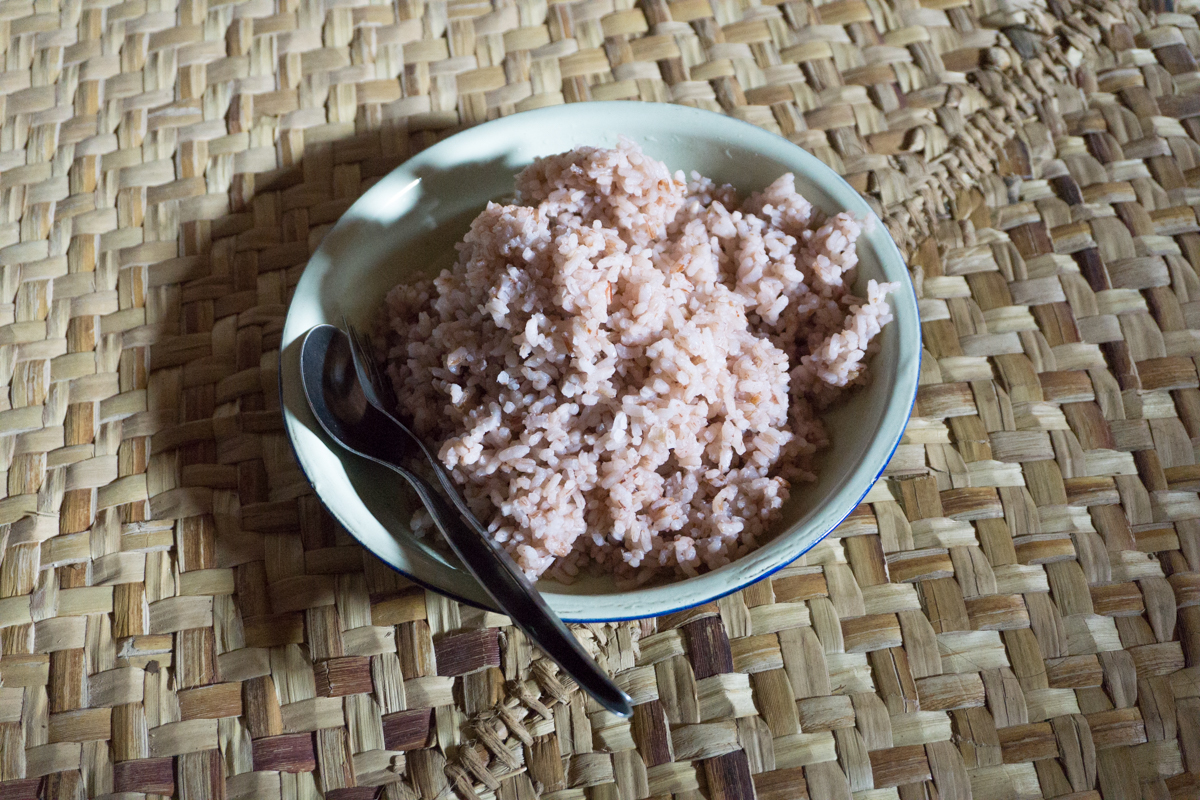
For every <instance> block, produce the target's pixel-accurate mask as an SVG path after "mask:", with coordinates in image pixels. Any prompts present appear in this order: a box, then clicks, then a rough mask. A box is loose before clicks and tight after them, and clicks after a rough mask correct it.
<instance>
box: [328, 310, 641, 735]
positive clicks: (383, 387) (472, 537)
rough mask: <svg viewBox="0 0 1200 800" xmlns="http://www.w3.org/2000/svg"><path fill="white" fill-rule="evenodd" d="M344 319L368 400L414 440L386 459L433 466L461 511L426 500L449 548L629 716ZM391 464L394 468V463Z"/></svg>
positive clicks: (525, 626) (540, 640)
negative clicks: (405, 414) (403, 414)
mask: <svg viewBox="0 0 1200 800" xmlns="http://www.w3.org/2000/svg"><path fill="white" fill-rule="evenodd" d="M342 323H343V324H344V325H345V326H346V334H347V337H348V338H349V340H350V353H351V357H352V359H353V361H354V369H355V373H356V374H357V376H358V381H359V383H360V384H361V385H362V391H363V395H364V396H365V398H366V401H367V403H368V404H369V405H371V406H372V407H374V408H375V409H376V410H377V411H379V412H380V413H381V414H382V415H383V417H384V418H385V419H386V420H388V421H390V422H391V423H392V424H394V425H395V427H396V428H397V429H398V430H399V432H401V433H402V434H403V439H404V440H405V441H406V442H410V443H411V445H412V446H409V447H404V449H405V450H406V451H407V452H405V453H395V454H391V456H392V458H391V459H388V460H389V461H390V460H392V459H395V458H400V457H408V458H420V459H422V460H423V461H424V462H425V463H427V464H428V465H429V466H430V467H431V468H432V470H433V473H434V474H435V475H436V476H437V479H438V483H439V484H441V488H442V490H443V493H444V494H445V496H446V497H448V498H449V500H450V502H451V503H452V504H453V507H454V510H455V511H457V512H458V513H457V514H454V515H450V514H447V513H446V512H447V510H448V509H446V507H445V506H444V504H442V503H439V502H438V500H440V499H441V498H440V497H439V498H437V499H434V498H429V499H430V500H433V502H425V506H426V509H427V510H428V511H429V514H430V516H431V517H432V518H433V521H434V522H435V523H436V524H437V526H438V528H439V529H441V531H442V533H443V535H444V538H445V540H446V542H447V543H448V544H449V545H450V548H451V549H452V550H453V551H454V552H455V554H456V555H458V557H459V559H460V560H461V561H462V563H463V565H464V566H465V567H466V568H467V571H468V572H470V573H471V575H473V576H474V577H475V579H476V580H477V581H479V583H480V584H481V585H482V586H483V588H484V590H485V591H486V592H487V593H488V595H489V596H490V597H491V598H492V600H494V601H495V602H496V605H497V606H499V608H500V610H501V611H503V612H504V613H505V614H507V615H508V617H509V618H510V619H511V620H512V622H513V624H515V625H516V626H517V627H518V628H520V629H521V630H522V631H524V633H525V635H526V636H528V637H529V638H530V640H531V641H532V642H533V643H534V644H536V645H537V646H538V647H540V648H541V649H542V650H543V652H545V653H546V655H548V656H549V657H550V658H551V659H553V660H554V661H555V662H556V663H557V664H558V665H559V666H560V667H562V668H563V670H564V671H565V672H566V673H567V674H568V675H570V676H571V677H572V678H573V679H574V680H575V682H576V683H577V684H578V685H579V687H580V688H581V689H583V690H584V691H585V692H587V693H588V694H589V695H591V696H592V697H593V698H594V699H595V700H596V701H597V702H598V703H599V704H600V705H601V706H603V707H604V708H606V709H607V710H609V711H611V712H612V713H614V714H616V715H618V716H622V717H628V716H631V715H632V714H633V706H632V701H631V700H630V697H629V695H627V694H626V693H625V692H623V691H621V689H619V688H618V687H617V685H616V684H615V683H613V681H612V679H611V678H610V677H609V676H608V675H606V674H605V673H604V672H603V671H602V670H601V669H600V667H599V666H597V664H596V662H595V661H593V660H592V658H591V657H590V656H589V655H588V654H587V651H586V650H584V649H583V646H582V645H581V644H580V643H579V640H578V639H576V638H575V635H574V634H573V633H571V631H570V629H569V628H567V626H566V625H565V624H564V623H563V621H562V620H561V619H559V617H558V615H556V614H555V613H554V612H553V611H552V610H551V609H550V607H549V606H548V605H547V604H546V601H545V600H544V599H543V598H542V596H541V594H540V593H539V592H538V590H537V589H536V588H535V587H534V585H533V584H532V583H531V582H530V581H529V579H528V578H527V577H525V573H524V571H522V570H521V568H520V567H518V566H517V565H516V563H515V562H514V561H513V560H512V557H511V556H509V554H508V553H507V552H505V550H504V548H502V547H501V546H500V545H499V544H497V543H496V542H495V540H493V539H492V537H491V536H490V535H489V534H488V531H487V529H486V528H485V527H484V526H483V525H482V524H481V523H480V522H479V520H478V519H476V518H475V515H474V514H473V513H472V512H471V509H470V508H469V507H468V505H467V502H466V500H465V499H464V498H463V496H462V494H461V493H460V492H459V491H458V487H457V486H455V485H454V482H453V480H452V479H451V477H450V475H449V473H447V472H446V470H445V468H444V467H443V466H442V464H441V463H440V461H439V460H438V459H437V458H436V457H435V456H434V454H433V453H432V452H430V450H429V448H428V447H426V446H425V443H424V442H423V441H421V439H420V437H418V436H417V435H416V434H415V433H414V432H413V431H411V430H410V429H409V428H408V427H407V426H406V425H404V424H403V423H402V422H400V420H398V419H397V418H396V416H395V413H394V412H395V411H396V410H397V409H398V403H397V402H396V395H395V392H394V390H393V388H392V385H391V382H390V381H389V380H387V378H386V376H385V375H384V374H383V370H382V369H381V367H380V361H379V360H378V359H377V358H376V357H375V350H374V347H373V346H372V344H371V340H370V339H369V338H368V337H366V336H365V335H363V334H362V333H361V332H359V331H358V330H357V329H356V328H355V327H354V326H353V325H351V324H350V322H349V320H347V319H346V318H345V317H343V318H342ZM376 460H379V459H376ZM389 466H393V468H395V465H392V464H389Z"/></svg>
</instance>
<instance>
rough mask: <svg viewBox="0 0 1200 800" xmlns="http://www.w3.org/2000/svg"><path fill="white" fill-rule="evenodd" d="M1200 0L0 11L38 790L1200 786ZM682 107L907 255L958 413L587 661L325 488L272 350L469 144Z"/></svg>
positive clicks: (6, 249)
mask: <svg viewBox="0 0 1200 800" xmlns="http://www.w3.org/2000/svg"><path fill="white" fill-rule="evenodd" d="M1198 14H1200V4H1198V3H1197V2H1196V0H1186V1H1185V0H1175V1H1174V2H1173V0H1145V2H1144V4H1143V5H1142V6H1140V7H1139V6H1137V5H1136V4H1134V3H1133V2H1129V0H1123V1H1122V2H1117V0H1091V2H1083V1H1082V0H1028V1H1027V2H1015V1H1014V0H974V2H972V0H834V1H833V2H825V3H816V2H811V1H810V0H785V2H781V3H761V2H759V0H741V1H740V2H738V1H736V0H674V1H673V2H667V1H666V0H643V1H642V2H640V3H638V4H636V5H635V4H633V3H632V2H630V0H584V1H583V2H575V3H571V2H556V3H546V2H542V0H495V2H494V3H492V2H483V1H482V0H453V2H444V1H443V0H428V1H425V0H398V2H396V3H391V4H389V3H384V4H378V3H369V2H360V0H178V2H176V0H127V2H113V1H112V0H33V1H32V2H30V0H0V54H2V56H3V67H2V71H0V289H2V290H3V297H0V376H2V380H3V381H4V382H5V383H6V384H7V387H8V390H7V392H5V393H3V394H2V395H0V465H2V467H3V469H4V470H5V471H4V472H3V473H2V474H3V478H4V480H3V481H0V487H2V488H0V493H2V494H3V498H2V499H0V544H3V551H2V552H3V555H2V556H0V559H2V560H0V797H3V798H6V799H10V798H35V797H45V798H72V799H74V798H82V797H100V796H105V797H114V798H117V797H119V798H138V797H143V796H149V797H154V796H160V795H169V796H176V797H180V798H197V799H198V798H316V797H321V796H324V797H326V798H331V800H346V799H348V798H354V799H357V798H375V797H386V798H390V799H392V800H400V799H403V800H411V799H412V798H423V800H434V798H438V799H439V800H440V799H441V798H447V799H448V798H450V797H451V796H452V795H451V793H454V794H457V796H458V797H460V798H463V800H467V799H468V798H493V797H494V798H498V800H527V799H528V798H535V797H542V798H547V799H549V800H642V799H643V798H650V797H654V798H667V797H675V798H678V799H679V800H699V799H700V798H710V799H711V800H732V799H733V798H750V797H755V796H756V797H757V798H758V799H759V800H795V799H796V798H804V797H811V798H813V800H826V799H827V798H828V799H829V800H842V799H843V798H849V797H854V798H856V800H868V799H869V800H884V799H885V798H900V799H902V800H912V799H915V798H926V797H937V798H943V799H949V798H954V800H958V799H959V798H964V799H965V798H968V797H974V798H976V800H1018V799H1022V798H1036V797H1043V796H1044V797H1061V796H1066V795H1070V796H1072V797H1075V798H1079V799H1080V800H1082V799H1083V798H1096V797H1103V798H1112V799H1113V800H1123V799H1124V798H1137V797H1145V798H1154V799H1155V800H1158V799H1159V798H1168V797H1190V798H1196V797H1198V796H1200V777H1198V774H1200V572H1198V570H1200V497H1198V495H1197V489H1200V467H1198V466H1197V464H1196V442H1197V438H1196V437H1197V436H1198V435H1200V389H1198V386H1200V383H1198V380H1197V362H1196V357H1197V356H1198V355H1200V334H1197V332H1196V330H1197V329H1198V328H1200V275H1198V273H1197V269H1198V268H1200V235H1198V233H1200V223H1198V222H1197V216H1196V210H1195V208H1194V207H1193V204H1200V146H1198V144H1197V141H1198V140H1200V72H1198V71H1197V65H1196V55H1197V53H1200V28H1198V26H1197V15H1198ZM636 98H641V99H645V100H659V101H672V102H681V103H688V104H692V105H696V106H700V107H704V108H710V109H714V110H718V111H724V112H726V113H729V114H732V115H735V116H738V117H741V118H743V119H746V120H749V121H750V122H753V123H755V124H758V125H761V126H764V127H766V128H768V129H770V130H773V131H776V132H778V133H780V134H782V135H784V136H787V137H788V138H790V139H791V140H793V141H795V142H797V143H798V144H800V145H802V146H804V147H806V148H808V149H809V150H810V151H812V152H814V153H815V154H816V155H818V156H819V157H820V158H821V159H823V160H824V161H826V162H827V163H829V164H830V165H831V166H833V167H834V168H835V169H836V170H837V171H839V172H840V173H842V174H843V175H845V177H846V178H847V179H848V180H849V181H850V182H851V183H852V184H853V185H854V186H855V187H856V188H857V189H858V190H859V191H861V192H863V193H864V194H865V195H866V196H867V197H868V199H869V200H870V202H871V203H872V204H873V205H874V207H875V208H876V209H877V210H878V211H879V213H880V215H881V216H882V217H883V218H884V220H885V221H886V224H887V225H888V227H889V229H890V230H891V231H892V233H893V235H894V236H895V237H896V239H897V240H898V242H899V243H900V244H901V246H902V247H903V248H904V249H905V250H906V252H907V253H908V255H909V258H910V261H911V265H912V270H913V275H914V280H915V283H916V286H917V289H918V293H919V294H920V296H921V298H922V299H921V311H922V314H923V331H924V337H925V354H924V356H925V357H924V362H923V368H922V369H923V375H922V387H921V391H920V396H919V398H918V402H917V407H916V411H915V416H914V418H913V421H912V423H911V425H910V426H909V429H908V433H907V436H906V439H905V441H904V443H903V444H902V446H901V447H900V449H899V451H898V452H897V454H896V456H895V459H894V460H893V462H892V464H891V466H890V468H889V470H888V472H887V474H886V477H885V479H884V480H881V481H880V482H879V484H877V485H876V487H875V488H874V489H873V490H872V492H871V494H870V495H869V496H868V498H867V502H865V503H864V504H863V505H862V506H860V507H859V508H858V510H857V511H856V512H855V513H854V514H853V515H852V516H851V517H850V518H849V519H848V520H847V521H846V522H845V523H843V524H842V525H841V526H840V527H839V528H838V529H837V530H836V531H835V532H834V533H833V534H832V535H831V536H830V537H829V538H828V539H827V540H826V541H825V542H823V543H822V544H821V545H819V546H818V547H817V548H815V549H814V550H813V551H811V552H810V553H809V554H808V555H807V556H806V557H805V558H803V559H801V560H799V561H797V562H796V563H795V564H794V565H793V566H791V567H789V568H788V569H786V570H785V571H783V572H781V573H779V574H777V575H776V576H775V577H774V578H773V579H770V580H767V581H763V582H761V583H759V584H757V585H754V586H752V587H750V588H748V589H746V590H745V591H743V592H740V593H738V594H736V595H733V596H731V597H728V598H725V599H723V600H721V601H719V602H717V603H714V604H711V605H708V606H704V607H701V608H698V609H694V610H692V611H688V612H682V613H680V614H676V615H672V616H668V617H662V618H658V619H647V620H642V621H640V622H635V623H623V624H619V625H611V626H608V625H597V626H589V627H587V628H586V629H583V630H582V631H581V635H582V637H583V638H584V640H585V641H586V643H587V644H588V646H589V647H592V648H594V650H595V652H596V654H597V658H598V659H599V661H600V662H601V663H602V664H603V665H604V666H605V667H606V668H607V669H609V670H611V671H612V672H614V673H615V674H616V676H617V680H618V682H619V683H620V684H621V685H622V686H624V687H625V688H626V689H627V690H628V691H629V692H630V694H631V695H632V696H633V697H634V701H635V703H636V704H637V706H636V713H635V715H634V717H633V719H632V720H631V721H621V720H618V719H616V718H613V717H611V716H609V715H607V714H605V713H604V712H601V711H599V710H598V709H597V708H596V707H595V706H594V705H591V704H589V702H588V701H586V700H585V699H584V698H583V696H582V695H581V694H579V693H578V692H577V691H576V690H575V689H574V687H573V686H572V685H571V683H570V682H569V681H567V680H565V679H564V678H562V677H561V676H558V675H557V674H556V670H555V668H554V667H553V666H552V665H551V664H550V663H548V662H547V661H546V660H544V659H543V658H541V657H540V655H539V654H538V653H537V652H536V651H534V650H533V649H532V648H531V647H530V646H529V645H528V643H527V642H526V640H525V639H524V638H523V637H522V636H521V635H520V634H519V633H518V632H516V631H514V630H513V629H511V628H509V627H506V626H505V622H506V620H505V619H504V618H502V617H499V616H497V615H494V614H487V613H483V612H480V611H477V610H473V609H470V608H465V607H460V606H458V605H456V604H454V603H452V602H450V601H448V600H445V599H444V598H441V597H439V596H436V595H434V594H431V593H426V592H424V591H422V590H420V589H418V588H416V587H414V586H412V585H411V584H408V583H407V582H406V581H405V580H404V579H403V578H400V577H398V576H397V575H395V574H393V573H392V572H390V571H389V570H388V569H387V568H386V567H384V566H382V565H381V564H380V563H379V562H377V561H376V560H375V559H374V558H373V557H371V556H370V555H368V554H366V553H364V552H363V551H362V549H361V548H359V547H358V546H357V545H356V544H355V543H354V542H353V540H351V539H350V538H349V537H348V536H347V535H346V533H345V532H344V531H341V530H339V529H338V528H337V526H336V525H335V524H334V523H333V522H332V521H331V520H330V518H329V517H328V516H327V515H326V514H325V513H324V512H323V511H322V510H321V508H320V506H319V504H318V503H317V501H316V499H315V498H314V497H313V496H312V495H311V493H310V490H309V488H308V485H307V484H306V482H305V480H304V478H303V476H302V475H301V474H300V472H299V471H298V469H297V467H296V465H295V463H294V461H293V459H292V456H291V452H290V450H289V446H288V443H287V440H286V438H285V436H284V433H283V429H282V422H281V417H280V413H279V401H278V396H277V390H276V385H277V363H278V352H277V348H278V342H279V338H280V330H281V327H282V322H283V317H284V314H285V311H286V308H287V303H288V298H289V293H290V291H291V288H292V287H293V286H294V284H295V282H296V280H297V277H298V275H299V273H300V271H301V269H302V268H303V266H304V263H305V261H306V259H307V257H308V255H309V253H310V252H311V251H312V250H313V248H314V247H315V246H316V244H317V243H318V242H319V241H320V239H321V237H322V235H323V234H324V233H325V232H326V231H327V230H328V229H329V227H330V225H331V224H332V223H333V222H334V221H335V220H336V219H337V218H338V216H339V215H340V214H341V212H342V211H344V210H345V209H346V208H347V207H348V205H349V204H350V203H351V202H352V201H353V200H354V199H355V198H357V197H358V196H359V195H360V194H361V193H362V192H363V191H364V190H365V189H366V188H367V187H368V186H370V185H371V183H372V182H373V181H375V180H376V179H378V178H379V177H380V176H381V175H382V174H385V173H386V172H387V171H388V170H389V169H391V168H392V167H393V166H395V165H396V164H398V163H400V162H401V161H403V160H404V159H405V158H406V157H407V156H408V155H410V154H412V153H413V152H416V151H417V150H419V149H420V148H422V147H424V146H427V145H428V144H431V143H433V142H434V141H437V140H438V139H439V138H441V137H443V136H444V135H446V134H447V133H449V132H451V131H452V130H453V129H454V128H456V127H457V126H461V125H466V124H472V123H476V122H479V121H482V120H485V119H488V118H491V117H495V116H498V115H504V114H510V113H515V112H520V111H522V110H526V109H530V108H535V107H539V106H543V105H547V104H553V103H562V102H572V101H578V100H587V99H595V100H604V99H636Z"/></svg>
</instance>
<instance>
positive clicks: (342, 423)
mask: <svg viewBox="0 0 1200 800" xmlns="http://www.w3.org/2000/svg"><path fill="white" fill-rule="evenodd" d="M356 360H357V359H355V358H354V354H353V353H352V348H351V346H350V341H349V338H348V337H347V336H346V334H344V333H343V332H342V331H340V330H339V329H337V328H335V327H334V326H332V325H318V326H316V327H315V328H313V329H312V330H310V331H309V332H308V333H307V334H305V336H304V342H303V344H302V345H301V348H300V380H301V383H302V384H303V385H304V396H305V397H306V398H307V400H308V405H309V407H310V408H311V409H312V412H313V415H314V416H315V417H316V418H317V422H318V423H319V424H320V425H321V428H322V429H324V431H325V433H327V434H329V436H330V437H331V438H332V439H333V440H334V441H336V442H337V443H338V444H340V445H341V446H342V447H344V448H345V449H347V450H349V451H350V452H352V453H354V454H355V455H358V456H361V457H363V458H366V459H369V460H371V461H374V462H375V463H377V464H382V465H384V466H385V467H389V468H390V469H392V470H394V471H395V472H397V473H399V474H400V476H401V477H403V478H404V479H405V480H406V481H408V483H409V485H410V486H412V488H413V489H414V490H415V491H416V493H417V496H418V497H419V498H420V500H421V502H422V503H423V504H424V505H425V508H426V509H427V510H428V511H429V515H430V516H431V517H432V518H433V521H434V522H435V523H436V524H437V526H438V528H440V529H441V531H442V533H443V534H444V535H445V538H446V541H447V542H448V543H449V544H450V547H451V549H453V550H454V552H455V553H456V554H457V555H458V557H459V558H460V559H461V560H462V562H463V565H464V566H466V568H467V571H468V572H470V573H471V574H472V575H474V576H475V579H476V580H478V581H479V583H480V584H481V585H482V586H483V588H484V589H485V590H486V591H487V593H488V594H489V595H490V596H491V598H492V599H493V600H495V601H496V605H497V606H498V607H499V608H500V609H501V610H502V611H503V612H504V613H505V614H507V615H508V616H509V618H510V619H511V620H512V621H513V624H515V625H516V626H517V627H518V628H520V629H521V630H522V631H524V632H525V635H526V636H528V637H529V638H530V640H532V641H533V643H534V644H536V645H537V646H538V647H540V648H541V649H542V650H543V652H545V653H546V655H548V656H550V658H552V659H554V661H555V662H557V663H558V665H559V666H560V667H562V668H563V670H565V671H566V673H567V674H568V675H570V676H571V677H572V678H574V679H575V682H576V683H578V684H579V687H580V688H581V689H583V690H584V691H585V692H587V693H588V694H590V695H591V696H592V697H593V698H595V700H596V702H598V703H599V704H600V705H602V706H603V707H604V708H606V709H608V710H609V711H611V712H612V713H614V714H616V715H618V716H622V717H628V716H630V715H632V713H633V707H632V704H631V701H630V698H629V695H627V694H625V692H623V691H621V690H620V689H619V688H617V686H616V684H614V683H613V682H612V679H611V678H610V677H609V676H608V675H606V674H604V672H602V671H601V670H600V668H599V667H598V666H596V662H595V661H593V660H592V659H591V657H590V656H588V654H587V652H586V651H585V650H584V649H583V646H582V645H580V644H579V641H578V640H577V639H576V638H575V636H574V634H572V633H571V631H570V630H569V629H568V628H567V626H566V625H564V624H563V621H562V620H561V619H559V618H558V616H557V615H555V613H554V612H553V611H551V610H550V607H549V606H547V605H546V602H545V600H543V599H542V596H541V595H540V594H539V593H538V591H537V589H535V588H534V587H533V584H531V583H530V582H529V580H528V579H527V578H526V577H525V573H524V572H522V571H521V569H520V568H519V567H518V566H517V565H516V564H515V563H513V560H512V559H511V558H510V557H509V555H508V553H506V552H504V550H503V549H501V548H500V546H499V545H497V544H496V543H495V542H494V541H492V539H491V537H489V536H488V535H487V532H486V530H485V529H484V528H483V526H481V525H480V524H479V522H478V521H477V520H476V519H475V518H474V516H473V515H471V514H470V511H469V509H466V506H465V503H463V504H462V505H461V506H460V507H459V508H456V505H459V504H458V503H451V502H450V501H448V500H446V498H445V497H443V496H442V494H441V493H439V492H438V491H437V490H436V489H435V488H434V487H433V486H432V485H431V484H430V483H429V481H427V480H426V479H425V478H424V477H422V476H421V475H420V474H418V473H417V472H414V471H413V470H412V469H410V468H409V467H407V466H405V463H406V462H407V463H411V461H412V460H413V459H425V460H427V461H429V462H430V463H431V464H432V466H433V467H434V470H435V472H439V471H440V470H441V465H440V464H438V463H437V462H436V459H434V457H433V455H432V454H431V453H430V452H429V451H428V450H427V449H426V447H425V445H424V443H422V442H421V440H420V439H419V438H417V436H416V435H415V434H414V433H413V432H412V431H410V430H409V429H408V428H407V427H405V426H404V425H403V424H402V423H401V422H400V421H399V420H397V419H395V418H394V417H393V416H392V415H391V414H390V413H389V412H387V411H385V410H383V409H381V408H378V407H377V406H376V405H375V404H374V403H372V402H370V400H369V398H374V397H376V394H375V392H374V391H373V387H371V376H370V374H369V373H367V375H366V376H365V378H364V379H363V382H362V383H360V373H359V371H358V370H359V369H364V365H356V364H355V361H356ZM356 367H357V369H356ZM364 371H365V369H364ZM364 390H365V391H364ZM443 475H444V472H440V474H439V476H438V477H439V479H441V478H442V477H443ZM446 480H449V478H448V476H447V477H446ZM439 482H441V481H440V480H439ZM451 488H453V486H451ZM456 495H457V490H454V493H453V496H455V499H456V500H458V501H459V503H462V499H461V498H460V497H457V496H456ZM462 510H466V513H460V512H461V511H462Z"/></svg>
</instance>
